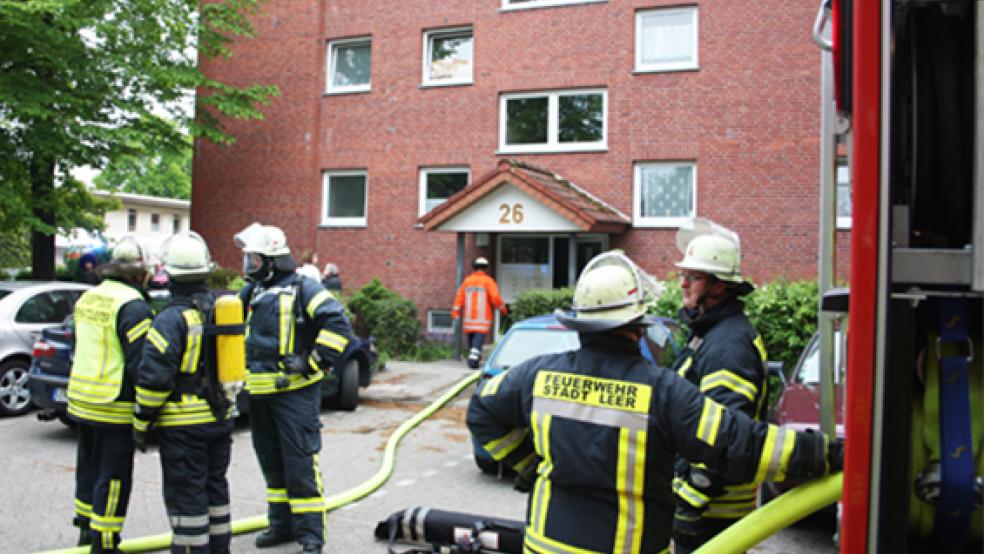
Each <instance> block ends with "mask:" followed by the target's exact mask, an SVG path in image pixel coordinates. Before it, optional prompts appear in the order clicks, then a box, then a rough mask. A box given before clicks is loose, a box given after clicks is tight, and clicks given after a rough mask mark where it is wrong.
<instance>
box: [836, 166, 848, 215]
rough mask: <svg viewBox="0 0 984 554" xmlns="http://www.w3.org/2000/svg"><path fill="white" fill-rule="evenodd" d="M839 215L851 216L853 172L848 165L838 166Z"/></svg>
mask: <svg viewBox="0 0 984 554" xmlns="http://www.w3.org/2000/svg"><path fill="white" fill-rule="evenodd" d="M837 217H851V174H850V171H849V170H848V168H847V166H846V165H842V166H838V167H837Z"/></svg>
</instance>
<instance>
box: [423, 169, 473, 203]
mask: <svg viewBox="0 0 984 554" xmlns="http://www.w3.org/2000/svg"><path fill="white" fill-rule="evenodd" d="M434 173H467V174H468V182H467V183H466V184H465V186H466V187H467V186H468V185H470V184H471V168H470V167H468V166H466V165H463V166H443V167H436V166H427V167H421V168H420V173H419V178H418V185H419V186H418V189H417V198H418V201H417V215H418V216H421V215H424V214H426V213H427V212H429V211H430V210H428V209H427V176H428V175H430V174H434ZM445 202H447V200H445ZM439 205H440V204H439ZM436 207H437V206H435V208H436ZM431 209H434V208H431Z"/></svg>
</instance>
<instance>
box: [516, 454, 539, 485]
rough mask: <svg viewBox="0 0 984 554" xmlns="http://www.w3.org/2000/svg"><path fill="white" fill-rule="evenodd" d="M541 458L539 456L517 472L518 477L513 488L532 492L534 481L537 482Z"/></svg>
mask: <svg viewBox="0 0 984 554" xmlns="http://www.w3.org/2000/svg"><path fill="white" fill-rule="evenodd" d="M540 460H541V458H540V457H539V456H537V457H536V458H535V459H534V460H533V462H532V463H531V464H530V465H528V466H526V467H525V468H523V469H522V471H518V472H516V479H514V480H513V489H514V490H517V491H519V492H530V490H531V489H532V488H533V483H535V482H536V476H537V473H536V468H537V466H539V465H540Z"/></svg>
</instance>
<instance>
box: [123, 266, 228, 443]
mask: <svg viewBox="0 0 984 554" xmlns="http://www.w3.org/2000/svg"><path fill="white" fill-rule="evenodd" d="M171 289H172V294H173V295H174V300H172V301H171V303H170V304H168V305H167V306H166V307H165V308H164V309H163V310H161V312H160V313H159V314H157V317H156V318H154V324H153V326H152V327H151V329H150V331H149V332H148V333H147V340H146V342H145V343H144V350H143V359H142V361H141V364H140V371H139V373H138V375H137V409H136V412H137V417H136V418H135V419H134V425H135V426H137V427H138V429H140V430H142V431H146V427H145V426H146V425H147V424H148V423H150V422H154V424H155V425H156V426H157V427H177V426H184V425H200V424H203V423H213V422H215V421H216V419H215V416H214V415H213V413H212V410H211V409H210V408H209V405H208V402H207V400H206V398H207V391H206V387H207V386H208V385H209V382H208V378H207V375H206V374H205V372H206V371H209V370H214V368H209V367H207V364H208V363H211V362H209V361H207V360H206V359H205V358H206V352H207V351H208V349H209V347H208V345H207V341H211V340H215V339H214V338H213V337H206V336H205V335H204V330H205V326H206V325H207V324H209V323H210V322H208V321H205V319H204V318H205V317H207V315H206V314H205V313H204V312H202V311H199V309H198V308H197V307H195V305H194V304H193V303H192V301H193V300H192V299H194V300H196V301H198V302H199V305H201V306H204V307H207V308H209V309H211V308H212V307H214V305H215V300H214V299H213V298H212V296H211V295H210V294H209V293H208V289H207V287H206V285H205V283H201V284H198V285H172V287H171ZM213 381H214V380H213ZM213 386H214V385H213ZM141 427H143V428H141Z"/></svg>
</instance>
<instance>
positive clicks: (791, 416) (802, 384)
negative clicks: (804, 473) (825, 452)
mask: <svg viewBox="0 0 984 554" xmlns="http://www.w3.org/2000/svg"><path fill="white" fill-rule="evenodd" d="M847 303H848V291H847V289H834V290H832V291H830V292H828V293H827V294H825V295H824V300H823V309H824V310H825V311H829V312H834V313H840V314H846V313H847ZM841 323H842V324H843V325H844V326H846V319H845V320H844V321H842V322H841ZM846 338H847V337H846V327H842V328H841V330H836V331H835V332H834V341H833V343H834V368H835V371H834V407H835V412H834V413H835V416H834V417H835V425H836V433H837V436H838V437H839V438H844V383H845V380H846V378H847V375H846V374H847V364H846V357H847V348H846V346H847V343H846ZM819 386H820V335H819V333H814V334H813V337H811V338H810V342H808V343H807V345H806V348H804V349H803V353H802V354H800V357H799V360H798V361H797V362H796V365H795V366H794V367H793V370H792V371H791V372H790V373H789V374H788V377H787V382H786V383H785V385H784V387H783V389H782V391H781V392H780V395H779V398H778V401H777V402H776V403H775V407H774V409H773V410H772V411H771V414H770V421H772V422H773V423H776V424H777V425H784V426H786V427H789V428H791V429H795V430H797V431H803V430H805V429H818V430H819V429H820V388H819ZM796 484H797V483H795V482H782V483H771V482H767V483H764V484H763V486H762V500H763V502H767V501H769V500H770V499H772V498H775V497H776V496H778V495H779V494H782V493H783V492H785V491H787V490H789V489H790V488H792V487H793V486H795V485H796Z"/></svg>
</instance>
